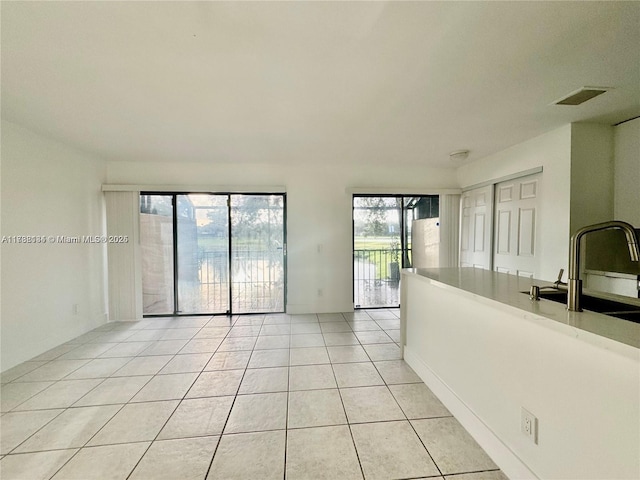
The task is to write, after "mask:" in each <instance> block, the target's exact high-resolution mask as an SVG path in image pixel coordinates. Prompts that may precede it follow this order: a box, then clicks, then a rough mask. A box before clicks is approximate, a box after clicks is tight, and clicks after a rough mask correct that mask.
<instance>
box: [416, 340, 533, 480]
mask: <svg viewBox="0 0 640 480" xmlns="http://www.w3.org/2000/svg"><path fill="white" fill-rule="evenodd" d="M404 360H405V361H406V362H407V363H408V364H409V366H411V368H413V370H414V371H415V372H416V373H417V374H418V376H419V377H420V378H421V379H422V381H423V382H424V383H425V384H426V385H427V386H428V387H429V388H430V389H431V391H432V392H433V393H434V394H435V396H436V397H438V399H440V401H441V402H442V403H443V404H444V406H445V407H447V408H448V409H449V411H450V412H451V413H452V414H453V416H454V417H456V419H457V420H458V421H459V422H460V424H461V425H462V426H463V427H464V428H465V429H466V430H467V431H468V432H469V433H470V434H471V436H472V437H473V438H474V439H475V440H476V442H478V444H480V446H481V447H482V448H483V449H484V450H485V452H487V454H488V455H489V456H490V457H491V459H492V460H493V461H494V462H495V463H496V465H498V466H499V467H500V469H501V470H502V471H503V472H504V474H505V475H506V476H507V477H509V478H510V479H525V480H537V479H538V477H537V476H536V475H535V474H534V473H533V472H532V471H531V470H530V469H529V468H528V467H527V465H526V464H525V463H524V462H523V461H522V460H521V459H520V458H519V457H518V456H517V455H516V454H515V453H514V452H513V451H512V450H511V449H510V448H509V447H508V446H507V445H505V444H504V443H503V442H502V440H500V438H498V436H497V435H496V434H495V433H494V432H493V431H492V430H491V429H490V428H489V427H488V426H487V425H486V424H485V423H484V422H483V421H482V420H481V419H480V418H479V417H478V416H477V415H476V414H475V413H474V412H473V410H471V409H470V408H469V407H468V406H467V405H466V404H465V403H464V402H463V401H462V400H461V399H460V398H459V397H458V396H457V395H456V394H455V392H454V391H453V390H451V389H450V388H449V386H448V385H447V384H446V383H445V382H444V381H442V379H441V378H440V377H438V375H436V374H435V373H434V372H433V370H431V369H430V368H429V367H428V366H427V364H426V363H424V361H423V360H422V359H421V358H420V357H419V356H418V355H417V354H415V352H413V351H412V350H411V348H410V347H409V346H406V345H405V347H404Z"/></svg>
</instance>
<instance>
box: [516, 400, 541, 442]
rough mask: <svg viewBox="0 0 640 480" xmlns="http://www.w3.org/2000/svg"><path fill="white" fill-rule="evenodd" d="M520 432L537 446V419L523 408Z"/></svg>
mask: <svg viewBox="0 0 640 480" xmlns="http://www.w3.org/2000/svg"><path fill="white" fill-rule="evenodd" d="M520 430H521V431H522V433H523V434H525V435H526V436H527V437H528V438H529V440H531V441H532V442H533V443H535V444H536V445H537V444H538V419H537V418H536V417H535V415H534V414H533V413H531V412H530V411H528V410H527V409H526V408H524V407H523V408H522V415H521V417H520Z"/></svg>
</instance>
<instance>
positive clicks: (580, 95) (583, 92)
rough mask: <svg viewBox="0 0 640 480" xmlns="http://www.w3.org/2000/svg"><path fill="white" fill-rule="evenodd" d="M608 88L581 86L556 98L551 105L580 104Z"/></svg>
mask: <svg viewBox="0 0 640 480" xmlns="http://www.w3.org/2000/svg"><path fill="white" fill-rule="evenodd" d="M609 90H611V87H582V88H579V89H578V90H574V91H573V92H571V93H570V94H568V95H565V96H564V97H562V98H560V99H558V100H556V101H555V102H553V104H552V105H573V106H575V105H580V104H582V103H584V102H586V101H587V100H591V99H592V98H595V97H597V96H598V95H602V94H603V93H605V92H608V91H609Z"/></svg>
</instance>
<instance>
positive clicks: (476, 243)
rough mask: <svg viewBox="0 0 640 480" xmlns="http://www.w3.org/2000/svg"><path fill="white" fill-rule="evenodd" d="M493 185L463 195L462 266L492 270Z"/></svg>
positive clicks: (461, 228)
mask: <svg viewBox="0 0 640 480" xmlns="http://www.w3.org/2000/svg"><path fill="white" fill-rule="evenodd" d="M492 188H493V186H492V185H487V186H485V187H480V188H475V189H473V190H467V191H466V192H464V193H463V194H462V197H461V199H460V202H461V215H460V266H461V267H477V268H484V269H487V270H490V269H491V229H492V211H493V206H492V204H493V202H492V199H493V195H492Z"/></svg>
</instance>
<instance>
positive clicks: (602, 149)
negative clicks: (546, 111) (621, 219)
mask: <svg viewBox="0 0 640 480" xmlns="http://www.w3.org/2000/svg"><path fill="white" fill-rule="evenodd" d="M636 185H637V184H636ZM570 211H571V220H570V222H569V225H570V227H569V232H570V233H573V232H575V231H576V230H578V229H579V228H581V227H584V226H585V225H592V224H594V223H600V222H606V221H609V220H613V127H611V126H609V125H599V124H593V123H573V124H571V209H570Z"/></svg>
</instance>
